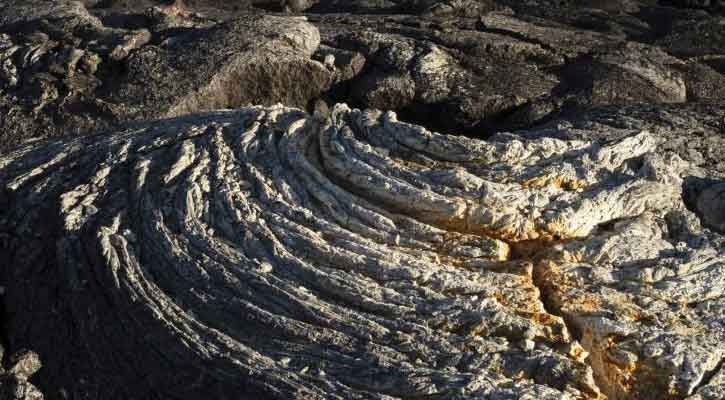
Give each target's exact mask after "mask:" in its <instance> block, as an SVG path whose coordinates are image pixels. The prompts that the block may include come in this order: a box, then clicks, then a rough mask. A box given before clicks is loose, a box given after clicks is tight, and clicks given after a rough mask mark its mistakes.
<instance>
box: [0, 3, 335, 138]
mask: <svg viewBox="0 0 725 400" xmlns="http://www.w3.org/2000/svg"><path fill="white" fill-rule="evenodd" d="M81 9H82V7H81ZM75 10H76V9H75V8H74V9H72V11H73V12H74V11H75ZM83 10H84V9H83ZM69 12H70V11H69ZM178 12H179V11H178V10H177V11H174V10H173V9H171V8H164V9H160V8H156V9H149V10H147V11H146V15H147V18H150V19H152V20H154V19H155V20H156V21H157V22H156V23H150V26H149V28H150V29H151V30H149V29H146V28H140V29H124V28H109V27H106V26H103V25H101V24H100V22H99V21H98V20H97V19H93V20H92V21H94V22H95V24H91V23H89V22H88V21H86V20H83V21H79V22H78V25H77V26H76V27H75V28H74V29H73V30H70V32H68V31H62V30H61V31H57V30H55V29H56V28H57V26H55V25H53V24H50V25H48V24H47V23H44V22H43V21H44V20H40V22H38V20H34V21H35V22H31V23H28V24H24V25H22V29H20V28H18V29H16V30H14V31H13V33H5V34H2V33H0V60H2V61H1V62H0V84H2V86H0V112H2V113H3V115H4V118H2V119H1V120H0V146H1V147H0V148H9V147H11V146H13V145H15V144H17V143H19V142H22V141H23V140H27V139H29V138H42V137H46V136H55V135H62V134H64V133H68V132H76V133H80V132H83V131H88V130H91V129H97V128H99V127H105V126H112V125H115V124H117V123H119V122H122V121H129V120H139V119H155V118H161V117H164V116H173V115H180V114H183V113H186V112H193V111H201V110H211V109H217V108H231V107H236V106H240V105H245V104H252V103H254V104H268V105H269V104H274V103H277V102H283V103H285V104H289V105H293V106H298V107H306V106H307V103H308V102H309V101H310V100H311V99H314V98H316V97H319V95H320V94H321V93H322V92H323V91H325V90H327V89H328V87H329V85H330V84H331V81H332V79H331V72H330V71H329V70H328V69H327V68H325V66H324V65H322V64H321V63H319V62H316V61H314V60H312V58H311V55H312V53H314V52H315V51H316V50H317V47H318V46H319V40H320V39H319V33H318V31H317V29H316V28H315V27H313V26H312V25H310V24H309V23H307V22H305V20H304V18H285V17H275V16H251V15H247V16H240V17H238V18H235V19H231V20H229V21H226V22H223V23H216V24H206V25H203V26H202V25H198V23H193V21H191V22H190V19H192V17H185V16H176V14H175V13H178ZM69 18H70V17H69ZM73 18H80V17H78V16H77V15H75V14H73ZM185 23H191V24H192V27H186V26H185ZM36 24H38V25H37V26H36ZM168 31H172V32H174V34H173V35H169V34H168V33H167V32H168Z"/></svg>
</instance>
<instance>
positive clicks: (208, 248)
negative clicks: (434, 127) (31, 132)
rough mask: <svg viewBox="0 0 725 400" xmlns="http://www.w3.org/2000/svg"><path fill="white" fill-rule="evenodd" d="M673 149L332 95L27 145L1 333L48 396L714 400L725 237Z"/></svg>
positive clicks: (10, 210) (650, 140)
mask: <svg viewBox="0 0 725 400" xmlns="http://www.w3.org/2000/svg"><path fill="white" fill-rule="evenodd" d="M658 143H659V139H658V138H657V137H656V136H654V135H653V134H651V133H649V132H647V131H638V132H632V133H631V134H625V135H622V137H620V138H618V139H614V140H591V141H590V140H573V139H572V140H566V139H556V138H552V137H538V138H530V139H527V138H525V137H524V136H522V135H514V134H505V135H498V136H496V137H494V138H493V140H492V141H490V142H484V141H479V140H475V139H467V138H462V137H453V136H444V135H440V134H437V133H433V132H430V131H428V130H426V129H425V128H422V127H419V126H415V125H410V124H407V123H403V122H400V121H398V120H397V118H396V116H395V114H394V113H390V112H388V113H385V112H379V111H358V110H351V109H349V108H347V107H346V106H344V105H340V106H337V107H335V108H334V109H333V110H332V112H331V116H330V117H329V118H327V119H323V118H320V117H319V116H318V117H310V116H309V115H307V114H305V113H304V112H302V111H299V110H295V109H290V108H285V107H282V106H277V107H272V108H262V107H255V108H244V109H241V110H237V111H219V112H214V113H208V114H201V115H193V116H187V117H182V118H177V119H171V120H164V121H159V122H155V123H151V124H147V125H138V126H135V127H133V128H130V129H127V130H123V131H117V132H114V133H113V134H110V133H108V132H101V133H98V134H96V135H92V136H88V137H85V138H77V139H66V140H56V141H54V142H51V143H48V144H46V145H42V146H35V147H33V146H26V147H23V148H20V149H18V150H17V151H15V152H12V153H10V154H8V155H6V156H4V157H2V158H0V181H2V182H4V184H3V191H2V198H0V202H2V204H3V207H2V213H1V214H0V232H2V234H3V235H4V237H6V238H8V239H7V240H6V241H5V242H4V248H3V251H2V252H1V253H0V254H2V255H1V256H0V257H2V259H0V261H1V262H0V265H3V266H4V270H3V271H2V274H0V276H2V278H3V279H4V282H0V284H3V285H5V286H6V287H7V293H6V298H5V306H6V310H5V311H6V314H7V315H8V317H7V321H6V324H7V328H8V329H7V330H8V334H9V336H8V342H9V344H10V345H11V346H12V347H13V348H21V347H28V348H32V349H33V350H35V351H36V352H37V353H38V354H39V355H40V357H41V359H42V360H43V363H44V367H43V369H41V370H40V372H38V375H37V384H38V385H39V386H40V387H41V388H47V389H48V391H46V393H45V394H46V396H48V397H49V398H56V397H58V398H60V397H59V396H60V395H59V394H58V393H59V391H63V393H65V394H66V395H69V396H71V397H72V398H76V397H91V398H96V397H103V398H128V397H177V398H202V397H208V396H210V395H213V396H214V397H219V398H222V397H236V398H238V397H240V396H242V397H245V396H246V397H249V398H304V399H309V398H320V399H322V398H325V399H328V398H341V399H342V398H344V399H348V398H378V399H384V398H400V397H403V398H410V397H423V396H440V397H443V398H457V399H463V398H491V399H499V398H537V399H539V398H547V399H548V398H551V399H559V398H604V396H607V397H608V398H609V399H634V398H645V397H647V396H654V397H656V398H672V399H681V398H684V397H686V396H689V395H695V396H700V397H699V398H707V397H706V396H711V398H712V396H717V395H718V393H722V390H721V388H722V386H721V385H720V384H719V383H718V382H720V380H719V378H718V377H719V376H720V375H719V374H721V371H720V369H721V367H722V360H723V359H725V348H724V347H723V345H722V343H723V339H725V330H724V329H723V324H724V323H725V320H723V315H725V314H723V313H722V312H721V310H723V308H724V307H725V303H723V301H724V299H725V296H723V295H724V294H725V293H724V292H725V281H723V277H725V257H724V254H723V252H724V251H725V250H724V249H725V238H723V236H720V235H719V234H717V233H714V232H711V231H709V230H707V229H703V228H701V226H700V222H699V220H698V218H697V217H696V216H695V214H693V213H692V212H691V211H689V210H688V209H687V208H686V206H685V202H684V201H683V197H682V190H683V189H682V187H683V182H684V179H685V178H686V177H687V175H688V174H689V173H690V171H692V170H693V169H697V168H699V167H697V166H693V165H692V164H691V163H689V162H687V161H685V160H683V159H682V158H680V157H679V156H678V155H677V154H675V153H674V152H666V151H657V149H658ZM713 190H715V189H713ZM8 282H14V283H15V284H13V285H8ZM50 330H52V331H53V332H54V334H53V335H48V332H49V331H50ZM718 385H720V386H718ZM695 398H698V397H695Z"/></svg>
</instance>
